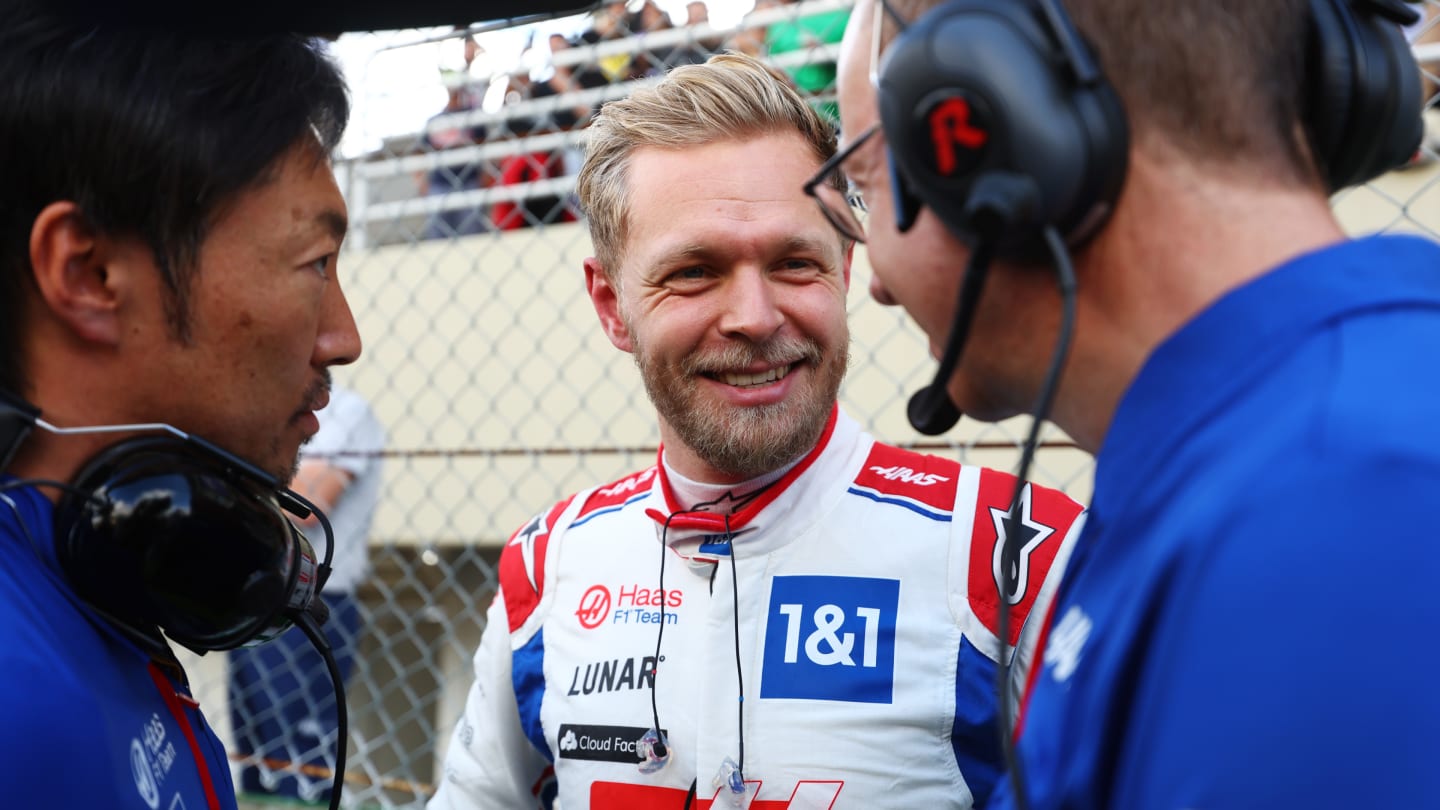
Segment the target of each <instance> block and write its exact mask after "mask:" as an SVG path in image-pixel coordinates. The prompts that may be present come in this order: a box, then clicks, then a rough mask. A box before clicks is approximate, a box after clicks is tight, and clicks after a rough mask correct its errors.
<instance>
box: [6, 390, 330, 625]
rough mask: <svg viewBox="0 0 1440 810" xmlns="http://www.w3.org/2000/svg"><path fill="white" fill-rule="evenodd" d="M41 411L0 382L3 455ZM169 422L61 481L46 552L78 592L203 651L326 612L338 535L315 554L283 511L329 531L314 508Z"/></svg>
mask: <svg viewBox="0 0 1440 810" xmlns="http://www.w3.org/2000/svg"><path fill="white" fill-rule="evenodd" d="M39 417H40V412H39V410H38V409H36V408H34V406H32V405H29V404H28V403H25V402H23V401H17V400H16V399H14V398H13V397H12V396H8V395H6V394H5V393H4V392H0V462H4V464H6V465H8V463H9V461H10V459H12V458H13V457H14V454H15V453H16V451H17V450H18V449H19V447H20V444H21V443H22V442H23V441H24V440H25V438H26V437H27V436H28V435H29V434H30V432H31V431H32V430H33V429H34V428H35V427H37V426H39V427H42V428H44V429H51V430H53V429H54V428H51V427H50V426H48V425H46V424H45V423H44V422H43V421H41V420H40V418H39ZM147 427H149V426H147ZM170 430H171V431H173V433H172V432H166V433H162V434H159V435H142V436H139V437H135V438H129V439H125V440H122V441H120V442H117V443H115V444H113V445H110V446H109V447H107V448H105V449H104V450H102V451H101V452H100V453H98V454H97V455H95V456H94V457H93V458H91V459H90V460H89V461H87V462H86V464H85V465H84V466H83V467H82V468H81V469H80V470H79V472H77V473H76V475H75V477H74V478H73V480H72V481H70V482H69V484H68V485H65V486H63V492H64V494H63V495H62V497H61V498H60V501H59V503H58V504H57V506H56V509H55V525H54V538H55V554H56V558H57V559H58V560H59V562H60V566H61V568H62V570H63V572H64V575H65V578H66V580H67V581H68V582H69V583H70V585H71V587H72V588H74V590H75V593H76V594H77V595H78V596H79V597H80V598H81V599H82V600H84V601H85V602H86V603H87V604H89V605H90V606H92V607H93V608H94V609H95V610H97V611H98V612H99V613H101V614H102V615H104V616H105V618H106V619H108V620H109V621H110V622H111V623H112V624H114V625H116V626H117V627H118V628H119V629H121V630H122V631H124V632H126V634H127V635H129V636H131V637H132V638H135V640H137V641H138V642H140V643H142V644H146V645H147V646H151V645H153V642H154V641H155V640H154V638H153V636H154V628H157V627H158V628H159V629H161V630H163V631H164V633H165V635H166V636H167V637H169V638H170V639H171V640H173V641H175V642H176V643H178V644H181V645H183V646H185V647H187V648H189V649H191V650H194V651H195V652H207V651H212V650H229V649H234V648H236V647H241V646H245V645H247V644H257V643H260V642H263V641H266V640H268V639H270V638H273V637H275V636H276V635H278V634H280V633H281V632H283V631H284V630H286V629H288V628H289V627H290V625H291V624H292V623H294V622H295V620H296V619H297V618H298V617H300V616H301V615H302V614H307V613H308V614H309V617H310V618H312V619H314V620H315V623H316V624H317V625H319V624H323V623H324V621H325V619H326V617H327V614H328V610H327V609H326V607H325V603H324V602H323V601H321V599H320V598H319V593H320V589H321V587H322V586H323V585H324V581H325V579H326V578H327V577H328V575H329V572H330V555H331V554H332V553H333V548H334V545H335V544H334V543H333V542H331V543H329V544H328V545H327V548H326V558H325V560H324V561H323V562H321V561H317V560H316V556H315V552H314V550H313V549H312V548H311V546H310V543H309V542H308V541H307V540H306V538H305V535H304V534H303V533H302V532H301V531H300V530H299V529H298V528H296V527H295V525H294V524H293V523H291V521H290V520H289V518H288V517H286V513H289V514H291V515H295V516H296V517H300V518H304V517H307V516H309V515H311V514H315V515H317V516H319V517H320V519H321V525H322V526H323V527H324V529H325V532H326V534H327V535H328V534H329V533H330V528H329V524H328V521H326V520H325V518H324V516H323V514H322V513H320V512H319V511H318V510H316V509H315V508H314V506H313V505H312V504H310V503H308V502H307V501H305V499H303V498H301V497H300V496H299V495H297V494H295V493H294V492H291V491H290V490H288V489H286V488H285V487H284V486H283V485H282V484H281V483H280V482H279V481H277V480H276V479H275V477H274V476H272V475H270V474H268V473H266V472H265V471H263V470H261V469H260V468H258V467H256V466H255V465H253V464H250V463H249V462H247V461H245V460H243V459H241V458H239V457H238V456H235V455H233V454H231V453H228V452H226V451H225V450H222V449H221V448H219V447H216V446H215V445H213V444H211V443H209V442H207V441H205V440H203V439H200V438H199V437H196V436H191V435H188V434H185V433H183V432H181V431H178V430H174V429H173V428H172V429H170ZM59 432H64V431H59ZM3 471H4V466H0V472H3ZM20 483H25V482H23V481H22V482H20Z"/></svg>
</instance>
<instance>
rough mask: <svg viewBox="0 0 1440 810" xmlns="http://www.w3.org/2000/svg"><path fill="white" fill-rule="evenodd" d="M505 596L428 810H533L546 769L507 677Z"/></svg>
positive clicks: (488, 626)
mask: <svg viewBox="0 0 1440 810" xmlns="http://www.w3.org/2000/svg"><path fill="white" fill-rule="evenodd" d="M510 662H511V648H510V633H509V622H508V619H507V617H506V613H505V604H504V596H503V594H501V595H497V596H496V597H495V601H494V603H493V604H491V606H490V610H489V612H488V613H487V615H486V621H485V631H484V633H483V634H482V635H481V637H480V647H479V649H477V650H476V651H475V683H474V684H473V685H472V686H471V687H470V694H469V696H468V697H467V698H466V700H465V713H464V715H463V716H461V718H460V721H459V722H458V723H457V724H456V725H455V732H454V735H453V737H452V738H451V740H450V747H449V749H448V750H447V751H446V753H445V768H444V772H443V775H442V777H441V780H440V785H439V788H438V789H437V790H436V792H435V796H434V798H432V799H431V800H430V802H429V804H427V805H426V807H427V808H428V810H490V808H503V809H504V810H532V809H533V808H537V807H541V806H542V804H541V801H540V799H539V798H538V797H537V793H538V792H540V787H541V784H542V782H543V781H546V780H548V776H547V774H546V771H547V770H548V769H549V767H550V763H549V761H548V760H546V758H545V757H544V756H543V755H542V754H541V753H540V752H539V751H537V750H536V749H535V746H534V745H532V744H531V743H530V740H529V739H528V738H527V737H526V736H525V731H524V729H523V728H522V727H521V724H520V709H519V707H518V705H517V704H516V700H515V687H514V683H513V681H512V680H511V676H510Z"/></svg>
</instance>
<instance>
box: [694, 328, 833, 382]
mask: <svg viewBox="0 0 1440 810" xmlns="http://www.w3.org/2000/svg"><path fill="white" fill-rule="evenodd" d="M824 359H825V350H824V348H823V347H822V346H821V345H820V343H819V341H817V340H815V339H813V338H803V337H783V338H774V339H772V340H767V341H765V342H764V343H729V344H727V345H725V346H722V347H720V348H716V349H709V350H705V351H699V352H695V353H694V354H691V355H689V356H687V357H685V358H684V359H683V360H681V361H680V370H681V371H683V372H684V373H685V374H688V375H695V374H715V373H718V372H722V371H733V370H735V369H739V368H744V367H746V366H749V365H752V364H754V363H756V362H763V363H767V364H770V365H790V364H792V363H806V364H808V365H810V366H811V367H812V368H814V367H818V366H819V365H820V363H821V362H823V361H824Z"/></svg>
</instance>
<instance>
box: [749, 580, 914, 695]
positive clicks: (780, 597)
mask: <svg viewBox="0 0 1440 810" xmlns="http://www.w3.org/2000/svg"><path fill="white" fill-rule="evenodd" d="M899 604H900V581H899V580H894V579H870V578H866V577H824V576H789V577H785V576H781V577H775V579H774V580H773V583H772V586H771V589H770V612H769V616H768V618H767V620H766V625H765V660H764V663H763V664H762V670H761V676H760V697H762V698H801V699H808V700H844V701H850V702H855V703H890V702H892V700H893V697H894V690H895V616H896V613H897V611H898V608H899Z"/></svg>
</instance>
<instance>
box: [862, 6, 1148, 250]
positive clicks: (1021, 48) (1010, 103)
mask: <svg viewBox="0 0 1440 810" xmlns="http://www.w3.org/2000/svg"><path fill="white" fill-rule="evenodd" d="M1072 68H1073V66H1071V65H1069V63H1068V62H1067V61H1066V59H1065V53H1064V48H1062V47H1061V45H1060V43H1059V42H1057V41H1056V39H1055V37H1054V36H1052V34H1051V32H1049V31H1048V30H1047V27H1046V24H1045V22H1044V14H1043V11H1042V10H1041V9H1039V8H1038V7H1037V6H1036V4H1035V3H1034V0H1025V1H1024V2H1016V1H1015V0H950V2H947V3H945V4H943V5H941V6H938V7H936V8H934V9H932V10H930V11H929V12H927V13H926V14H925V15H923V16H922V17H921V18H920V19H919V20H917V21H915V22H914V23H913V24H911V25H909V26H908V27H907V28H906V29H905V30H904V31H902V32H901V33H900V34H899V36H897V37H896V38H895V41H894V42H892V43H891V44H890V46H889V47H888V48H887V49H886V52H885V56H884V58H883V60H882V63H881V65H880V70H879V79H878V81H879V93H878V96H879V106H880V120H881V125H882V127H883V128H884V131H885V136H886V140H887V141H888V142H889V148H890V157H891V160H892V162H893V164H894V171H895V173H896V175H897V177H898V180H899V181H900V184H901V185H903V186H905V187H906V188H907V189H908V190H909V191H910V193H911V194H913V195H914V196H915V197H916V198H918V199H919V200H920V201H921V202H923V203H924V205H926V206H929V207H930V208H931V210H933V211H934V212H935V214H936V215H937V216H938V217H939V218H940V220H941V221H942V222H944V223H945V224H946V226H948V227H949V228H950V229H951V230H952V231H954V232H955V233H956V235H957V236H959V237H960V238H961V239H962V240H964V241H966V242H974V241H975V239H976V238H977V237H978V236H979V234H976V233H974V223H972V222H971V221H970V220H971V217H972V213H971V205H970V195H971V189H972V188H973V186H974V185H975V183H976V181H977V180H978V179H979V178H981V177H983V176H985V175H987V174H992V173H993V174H1009V175H1014V176H1017V177H1018V178H1019V179H1020V180H1021V181H1022V182H1025V181H1027V180H1028V181H1029V182H1033V185H1034V187H1035V188H1036V190H1037V192H1038V194H1037V199H1036V200H1035V201H1034V205H1032V206H1030V208H1031V209H1032V214H1031V215H1030V216H1028V217H1022V218H1021V220H1020V221H1017V222H1014V223H1012V225H1013V226H1012V227H1011V228H1009V229H1008V230H1007V232H1006V233H1003V234H999V235H998V236H997V235H994V234H986V236H987V237H991V238H998V240H999V247H998V250H997V253H999V254H1001V255H1006V256H1011V257H1015V256H1026V255H1034V254H1037V253H1043V247H1042V243H1041V240H1040V239H1039V234H1040V230H1041V229H1042V228H1044V227H1046V226H1053V227H1055V228H1056V229H1057V230H1059V231H1060V232H1061V234H1062V235H1064V237H1065V238H1066V240H1067V241H1068V242H1070V243H1071V244H1076V243H1078V242H1080V241H1083V240H1084V239H1085V238H1086V237H1087V236H1088V235H1089V234H1090V233H1092V232H1093V231H1094V230H1095V229H1096V228H1098V225H1099V224H1100V222H1102V221H1103V220H1104V218H1105V215H1106V214H1108V212H1109V210H1110V209H1111V208H1112V207H1113V204H1114V201H1115V198H1116V197H1117V196H1118V195H1119V192H1120V188H1121V186H1122V184H1123V180H1124V176H1125V165H1126V160H1127V152H1128V148H1129V134H1128V126H1127V124H1126V120H1125V115H1124V112H1123V110H1122V108H1121V105H1120V102H1119V99H1118V97H1117V96H1116V95H1115V92H1114V90H1113V89H1112V88H1111V87H1110V85H1109V83H1108V82H1105V81H1104V80H1103V78H1102V79H1100V80H1099V81H1097V82H1095V83H1093V84H1090V85H1082V84H1081V82H1080V81H1079V80H1078V78H1077V76H1076V74H1075V71H1074V70H1073V69H1072Z"/></svg>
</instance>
